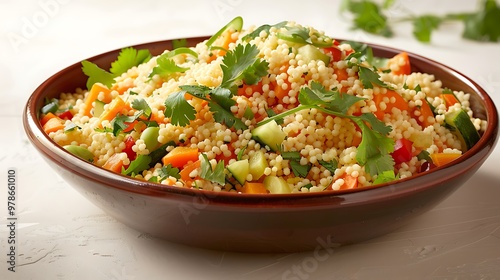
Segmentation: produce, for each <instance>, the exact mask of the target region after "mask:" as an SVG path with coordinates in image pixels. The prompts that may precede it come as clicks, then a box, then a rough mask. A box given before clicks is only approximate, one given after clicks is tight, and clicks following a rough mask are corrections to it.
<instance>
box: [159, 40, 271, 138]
mask: <svg viewBox="0 0 500 280" xmlns="http://www.w3.org/2000/svg"><path fill="white" fill-rule="evenodd" d="M258 53H259V52H258V49H257V47H256V46H255V45H246V46H243V45H238V46H236V48H235V49H234V50H233V51H229V52H227V54H226V55H225V56H224V59H223V60H222V63H223V64H222V65H221V68H222V73H223V76H222V83H221V85H220V86H218V87H215V88H210V87H206V86H201V85H184V86H180V87H179V88H180V89H181V90H180V91H178V92H175V93H172V94H170V95H169V96H168V97H167V99H166V100H165V116H166V117H168V118H170V120H171V122H172V124H174V125H179V126H186V125H188V124H189V122H190V121H192V120H194V119H195V118H196V110H195V109H194V108H193V106H192V105H191V104H190V103H189V102H188V101H187V100H186V99H185V94H186V93H188V94H190V95H193V96H195V97H197V98H200V99H203V100H205V101H207V102H208V106H209V108H210V111H211V112H212V113H213V116H214V119H215V121H217V122H219V123H224V124H226V125H227V126H228V127H234V128H235V129H237V130H239V129H241V130H244V129H246V128H247V126H246V125H245V124H244V123H243V121H242V120H240V119H239V118H237V117H236V116H235V115H234V114H233V113H232V112H231V106H234V105H235V104H236V101H234V100H233V96H234V94H235V93H236V91H237V88H238V85H239V84H241V83H243V82H244V83H245V84H248V85H252V84H256V83H258V82H259V80H260V79H261V78H262V77H263V76H264V75H266V74H267V70H268V63H267V62H266V61H265V60H263V59H259V58H258V57H257V55H258Z"/></svg>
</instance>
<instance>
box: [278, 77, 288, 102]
mask: <svg viewBox="0 0 500 280" xmlns="http://www.w3.org/2000/svg"><path fill="white" fill-rule="evenodd" d="M283 83H284V84H286V85H281V86H279V85H278V84H276V86H275V87H274V95H275V96H276V98H278V100H279V101H280V102H281V100H283V98H285V96H288V92H290V82H288V80H284V81H283ZM283 86H284V87H286V89H284V88H283Z"/></svg>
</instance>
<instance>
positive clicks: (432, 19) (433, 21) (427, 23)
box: [413, 15, 443, 43]
mask: <svg viewBox="0 0 500 280" xmlns="http://www.w3.org/2000/svg"><path fill="white" fill-rule="evenodd" d="M442 21H443V19H442V18H440V17H438V16H433V15H423V16H419V17H416V18H415V19H414V20H413V35H414V36H415V38H417V39H418V40H419V41H420V42H425V43H428V42H430V41H431V34H432V31H434V30H435V29H437V28H438V27H439V25H440V24H441V22H442Z"/></svg>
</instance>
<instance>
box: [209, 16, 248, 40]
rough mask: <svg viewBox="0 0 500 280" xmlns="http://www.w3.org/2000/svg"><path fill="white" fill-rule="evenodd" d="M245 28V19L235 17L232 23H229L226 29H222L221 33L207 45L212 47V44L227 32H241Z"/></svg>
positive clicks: (213, 37)
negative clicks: (232, 30) (231, 30)
mask: <svg viewBox="0 0 500 280" xmlns="http://www.w3.org/2000/svg"><path fill="white" fill-rule="evenodd" d="M242 28H243V18H242V17H240V16H237V17H235V18H234V19H232V20H231V21H230V22H228V23H227V24H226V25H224V27H222V28H221V29H220V30H219V31H217V32H216V33H215V34H214V35H213V36H212V37H210V39H208V41H207V43H206V45H207V47H211V46H212V44H213V43H214V42H215V40H217V38H219V37H220V36H221V35H222V34H223V33H224V32H225V31H226V30H230V29H234V30H236V31H240V30H241V29H242Z"/></svg>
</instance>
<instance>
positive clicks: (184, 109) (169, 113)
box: [165, 90, 196, 126]
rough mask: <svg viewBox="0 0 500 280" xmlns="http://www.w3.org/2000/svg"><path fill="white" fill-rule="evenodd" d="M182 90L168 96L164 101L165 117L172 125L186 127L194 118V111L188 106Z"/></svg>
mask: <svg viewBox="0 0 500 280" xmlns="http://www.w3.org/2000/svg"><path fill="white" fill-rule="evenodd" d="M185 94H186V92H185V91H184V90H181V91H177V92H174V93H172V94H170V95H169V96H168V97H167V99H166V100H165V116H166V117H167V118H170V121H171V122H172V124H174V125H179V126H186V125H188V124H189V122H190V121H192V120H194V119H195V118H196V110H195V109H194V108H193V106H191V104H189V102H188V101H187V100H186V98H185V97H184V95H185Z"/></svg>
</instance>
